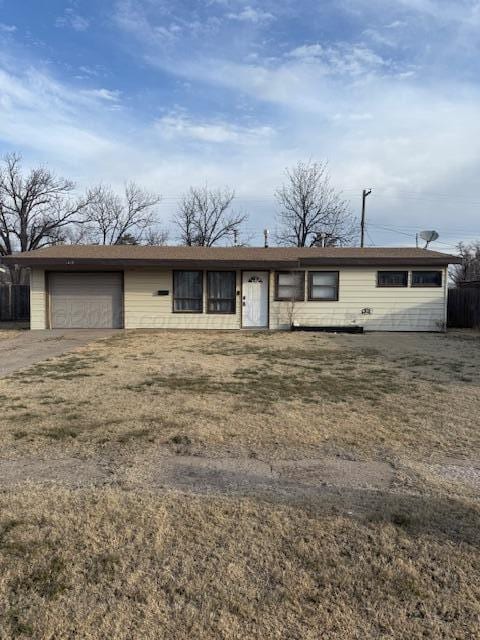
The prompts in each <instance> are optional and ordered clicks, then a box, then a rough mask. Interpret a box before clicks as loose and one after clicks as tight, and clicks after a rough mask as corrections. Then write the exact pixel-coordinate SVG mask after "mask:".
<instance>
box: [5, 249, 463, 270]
mask: <svg viewBox="0 0 480 640" xmlns="http://www.w3.org/2000/svg"><path fill="white" fill-rule="evenodd" d="M2 261H3V262H5V263H6V264H18V265H21V266H44V267H49V266H55V265H57V266H58V265H70V266H73V265H78V266H81V265H90V266H93V265H98V266H108V265H110V266H149V265H150V266H154V265H158V266H185V265H196V266H209V265H212V264H215V265H217V266H222V265H223V266H227V265H228V266H230V267H239V268H240V267H245V268H248V267H262V266H264V267H268V266H272V267H275V266H278V267H286V268H287V267H289V268H294V267H302V266H314V265H318V266H320V265H397V264H402V265H412V266H415V265H437V266H439V265H447V264H453V263H458V262H460V259H459V258H458V257H457V256H453V255H448V254H445V253H440V252H438V251H430V250H427V249H416V248H408V247H402V248H392V247H373V248H370V247H369V248H364V249H360V248H357V247H325V248H321V247H269V248H263V247H185V246H169V247H158V246H138V245H113V246H103V245H56V246H53V247H46V248H43V249H37V250H35V251H27V252H24V253H15V254H13V255H12V256H8V257H4V258H2Z"/></svg>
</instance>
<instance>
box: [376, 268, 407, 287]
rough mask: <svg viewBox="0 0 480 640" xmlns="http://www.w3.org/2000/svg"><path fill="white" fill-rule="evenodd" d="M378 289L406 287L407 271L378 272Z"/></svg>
mask: <svg viewBox="0 0 480 640" xmlns="http://www.w3.org/2000/svg"><path fill="white" fill-rule="evenodd" d="M377 286H378V287H407V286H408V271H378V272H377Z"/></svg>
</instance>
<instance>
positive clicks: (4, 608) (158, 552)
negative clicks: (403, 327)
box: [0, 332, 480, 640]
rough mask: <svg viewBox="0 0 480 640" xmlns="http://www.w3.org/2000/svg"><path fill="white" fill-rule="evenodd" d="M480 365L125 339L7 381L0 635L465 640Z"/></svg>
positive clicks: (404, 354) (474, 615)
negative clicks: (438, 639) (419, 639)
mask: <svg viewBox="0 0 480 640" xmlns="http://www.w3.org/2000/svg"><path fill="white" fill-rule="evenodd" d="M479 365H480V339H479V337H478V336H476V335H474V334H468V333H453V334H449V335H441V334H427V335H417V334H398V335H392V334H367V335H364V336H346V335H324V334H308V333H306V334H302V333H281V334H280V333H272V334H270V333H255V332H252V333H227V332H225V333H222V332H214V333H207V332H197V333H195V332H127V333H119V334H118V335H116V336H114V337H112V338H109V339H107V340H103V341H98V342H95V343H92V344H90V345H89V346H87V347H83V348H81V349H79V350H77V351H76V352H73V353H70V354H67V355H65V356H61V357H59V358H54V359H52V360H50V361H46V362H43V363H40V364H38V365H35V366H33V367H31V368H30V369H28V370H26V371H22V372H19V373H17V374H15V375H12V376H10V377H9V378H4V379H0V402H1V407H2V415H1V427H2V428H1V431H0V444H1V447H2V456H1V459H0V484H3V489H2V493H1V494H0V509H1V511H0V567H1V570H0V576H1V577H0V638H5V639H6V638H27V637H32V638H42V639H43V638H45V639H46V638H49V639H50V638H55V639H57V638H62V639H63V638H95V639H97V638H119V639H123V638H125V639H127V638H145V639H149V638H152V639H153V638H168V639H170V638H172V639H176V638H179V639H180V638H182V639H183V638H185V639H187V638H199V639H200V638H201V639H203V638H212V639H213V638H222V639H225V640H227V639H228V640H233V639H242V640H243V639H245V640H247V639H251V638H259V639H260V638H261V639H262V640H263V639H267V638H268V639H269V638H278V639H280V638H281V639H283V638H292V639H293V638H295V639H296V638H302V639H303V638H306V639H310V638H311V639H312V640H313V639H315V640H316V639H317V638H322V639H323V638H325V639H337V638H341V639H342V640H343V639H345V640H349V639H354V638H355V639H356V638H359V639H360V638H362V639H363V638H382V639H386V638H402V639H403V638H432V639H433V638H435V639H437V638H449V639H450V638H458V639H460V638H462V639H463V638H472V639H473V638H478V637H480V580H479V575H480V573H479V572H480V552H479V545H480V509H479V503H478V490H479V489H480V459H479V455H478V452H479V451H480V448H479V447H480V430H479V427H478V415H479V407H480V387H479Z"/></svg>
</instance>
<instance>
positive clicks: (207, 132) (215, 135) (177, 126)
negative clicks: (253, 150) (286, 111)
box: [155, 113, 274, 145]
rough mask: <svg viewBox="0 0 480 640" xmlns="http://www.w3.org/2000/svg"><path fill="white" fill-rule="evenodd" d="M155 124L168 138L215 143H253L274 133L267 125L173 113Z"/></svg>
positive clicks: (263, 139) (262, 140)
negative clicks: (214, 120)
mask: <svg viewBox="0 0 480 640" xmlns="http://www.w3.org/2000/svg"><path fill="white" fill-rule="evenodd" d="M155 126H156V128H157V130H158V131H159V132H160V133H161V134H162V135H163V136H165V137H166V138H168V139H175V138H184V139H187V140H197V141H200V142H207V143H216V144H222V143H230V144H242V145H244V144H255V143H259V142H264V141H265V140H266V139H268V138H269V137H271V136H272V135H273V134H274V131H273V129H272V128H271V127H268V126H263V127H245V126H240V125H236V124H231V123H228V122H222V121H218V122H211V121H210V122H207V121H200V120H194V119H192V118H190V117H188V116H186V115H184V114H175V113H172V114H169V115H166V116H163V117H162V118H159V119H158V120H157V121H156V123H155Z"/></svg>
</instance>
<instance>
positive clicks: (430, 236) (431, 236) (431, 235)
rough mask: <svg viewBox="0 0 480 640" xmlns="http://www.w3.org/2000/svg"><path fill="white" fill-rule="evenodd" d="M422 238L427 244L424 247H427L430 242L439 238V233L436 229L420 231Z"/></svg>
mask: <svg viewBox="0 0 480 640" xmlns="http://www.w3.org/2000/svg"><path fill="white" fill-rule="evenodd" d="M419 235H420V238H421V239H422V240H425V246H424V249H426V248H427V247H428V245H429V244H430V242H433V241H434V240H437V239H438V238H439V235H438V233H437V232H436V231H433V230H432V231H420V234H419Z"/></svg>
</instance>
